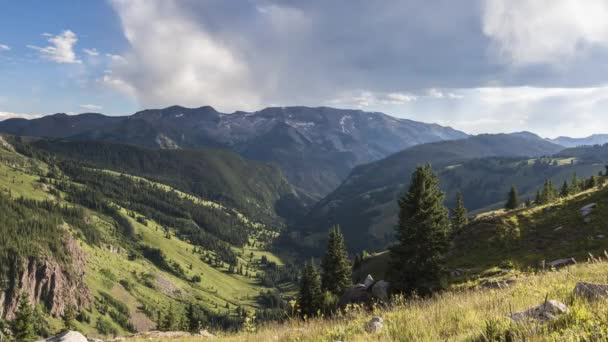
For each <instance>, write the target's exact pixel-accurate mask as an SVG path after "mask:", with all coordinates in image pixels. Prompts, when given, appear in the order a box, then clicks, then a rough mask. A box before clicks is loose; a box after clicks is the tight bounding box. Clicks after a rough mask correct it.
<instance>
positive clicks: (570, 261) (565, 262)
mask: <svg viewBox="0 0 608 342" xmlns="http://www.w3.org/2000/svg"><path fill="white" fill-rule="evenodd" d="M574 264H576V260H575V259H574V258H564V259H557V260H553V261H551V262H549V263H547V266H549V267H553V268H562V267H565V266H569V265H574Z"/></svg>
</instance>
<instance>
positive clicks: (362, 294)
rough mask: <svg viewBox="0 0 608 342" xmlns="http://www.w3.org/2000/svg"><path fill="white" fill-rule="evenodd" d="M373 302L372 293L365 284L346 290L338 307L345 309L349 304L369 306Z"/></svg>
mask: <svg viewBox="0 0 608 342" xmlns="http://www.w3.org/2000/svg"><path fill="white" fill-rule="evenodd" d="M372 301H373V296H372V294H371V292H369V291H367V288H366V287H365V285H364V284H357V285H355V286H354V287H352V288H350V289H348V290H346V292H344V294H343V295H342V297H340V300H339V301H338V307H340V308H342V309H343V308H345V307H346V306H347V305H348V304H364V305H369V304H371V303H372Z"/></svg>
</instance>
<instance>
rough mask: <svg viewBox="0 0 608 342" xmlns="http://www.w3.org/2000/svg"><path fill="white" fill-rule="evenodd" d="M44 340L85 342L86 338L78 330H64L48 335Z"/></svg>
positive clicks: (46, 341) (47, 341)
mask: <svg viewBox="0 0 608 342" xmlns="http://www.w3.org/2000/svg"><path fill="white" fill-rule="evenodd" d="M43 341H45V342H87V338H86V337H84V335H83V334H81V333H79V332H78V331H66V332H63V333H61V334H59V335H57V336H53V337H49V338H47V339H46V340H43Z"/></svg>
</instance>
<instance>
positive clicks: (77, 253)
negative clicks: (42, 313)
mask: <svg viewBox="0 0 608 342" xmlns="http://www.w3.org/2000/svg"><path fill="white" fill-rule="evenodd" d="M64 242H65V243H64V245H65V248H66V249H67V251H68V254H69V255H70V257H71V260H70V261H69V263H68V264H67V265H62V264H60V263H59V262H57V261H56V260H54V259H53V258H52V257H47V256H38V257H28V258H18V257H15V258H13V260H12V261H11V264H10V265H9V282H8V284H7V285H8V286H6V287H5V288H4V289H2V292H0V317H4V318H6V319H12V318H13V317H14V315H15V311H16V310H17V307H18V305H19V300H20V299H21V297H22V295H24V294H25V296H26V298H27V299H28V300H29V302H30V303H36V304H42V305H43V306H44V307H45V308H46V309H47V310H48V312H49V313H50V314H52V315H54V316H61V315H63V312H64V310H65V308H66V307H68V306H69V305H72V306H74V307H75V308H76V309H77V310H80V309H81V308H86V307H88V306H89V304H90V292H89V290H88V289H87V287H86V285H85V283H84V273H85V265H86V259H85V255H84V252H82V250H81V249H80V248H79V247H78V243H77V242H76V241H75V240H73V239H72V238H71V237H66V238H65V241H64Z"/></svg>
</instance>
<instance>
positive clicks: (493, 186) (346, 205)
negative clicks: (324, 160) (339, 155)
mask: <svg viewBox="0 0 608 342" xmlns="http://www.w3.org/2000/svg"><path fill="white" fill-rule="evenodd" d="M561 149H562V147H561V146H558V145H556V144H553V143H550V142H547V141H545V140H543V139H542V138H540V137H538V136H536V138H534V136H533V135H531V134H525V135H524V136H521V134H497V135H488V134H486V135H479V136H475V137H471V138H468V139H461V140H455V141H449V142H436V143H429V144H423V145H418V146H414V147H411V148H408V149H406V150H404V151H401V152H399V153H395V154H393V155H390V156H389V157H387V158H384V159H382V160H379V161H376V162H372V163H369V164H365V165H361V166H358V167H356V168H355V169H354V170H353V171H352V172H351V174H350V175H349V176H348V178H347V179H346V180H345V181H344V182H343V183H342V184H341V185H340V186H339V187H338V188H337V189H336V190H335V191H333V192H332V193H331V194H329V195H328V196H327V197H325V198H324V199H323V200H321V201H320V202H318V203H317V204H316V205H315V206H314V207H313V209H312V210H311V211H310V212H309V214H308V215H307V216H306V217H305V218H304V220H303V221H302V222H300V224H298V228H299V229H300V230H301V231H302V234H303V235H304V236H307V235H308V236H315V234H317V233H322V234H320V236H324V235H325V232H326V231H327V229H328V227H329V226H331V225H333V224H340V225H341V226H342V229H343V231H344V232H345V236H346V238H347V240H348V243H349V246H350V247H351V248H352V249H353V250H362V249H370V248H371V249H382V248H385V247H386V243H387V241H391V236H392V227H393V225H394V224H395V222H396V221H395V215H396V213H397V206H396V200H397V198H398V196H399V194H400V193H401V192H402V191H404V189H405V187H406V186H407V184H408V182H409V180H410V175H411V173H412V172H413V170H414V169H415V168H416V166H418V165H422V164H426V163H431V164H432V166H433V169H435V170H436V171H439V172H444V171H445V173H446V176H445V177H443V176H441V177H442V185H447V186H448V187H447V188H448V189H449V192H448V197H447V199H449V200H451V199H452V197H453V196H454V195H455V192H456V191H458V190H460V189H461V190H463V191H464V190H466V191H465V201H467V205H468V207H469V209H471V210H474V209H479V208H482V207H485V206H488V205H491V204H494V203H496V202H500V201H502V200H503V197H504V194H505V193H506V191H508V187H510V186H511V181H519V180H518V178H516V177H515V176H516V175H517V172H520V171H521V172H522V173H523V172H526V174H527V175H530V176H533V177H530V178H529V179H530V182H529V183H527V184H528V185H529V186H530V187H532V186H536V185H537V183H535V182H537V181H538V180H539V179H540V180H541V182H542V179H543V177H544V176H545V175H546V174H543V173H540V172H537V173H535V172H534V171H533V170H531V169H529V170H528V169H526V167H527V165H528V158H533V157H538V156H544V155H551V154H554V153H556V152H558V151H560V150H561ZM524 156H525V158H522V157H524ZM486 157H501V158H503V159H506V158H514V157H519V158H515V159H516V160H510V161H501V160H499V161H486V162H478V163H474V162H475V161H476V160H480V159H479V158H486ZM520 164H521V165H520ZM518 165H519V166H521V167H522V169H521V170H519V169H517V170H519V171H517V172H515V173H513V174H509V172H513V170H516V169H515V168H514V167H515V166H518ZM524 166H526V167H524ZM533 166H534V165H533V164H531V165H530V167H533ZM507 168H509V170H506V169H507ZM526 170H527V171H526ZM502 171H505V172H502ZM581 172H582V171H581ZM594 172H595V171H594ZM450 175H453V177H451V176H450ZM534 175H536V176H534ZM444 189H445V188H444ZM467 192H468V193H467ZM314 240H315V239H303V240H302V241H304V242H309V243H311V244H314Z"/></svg>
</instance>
